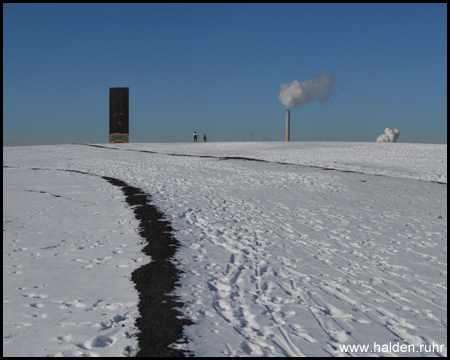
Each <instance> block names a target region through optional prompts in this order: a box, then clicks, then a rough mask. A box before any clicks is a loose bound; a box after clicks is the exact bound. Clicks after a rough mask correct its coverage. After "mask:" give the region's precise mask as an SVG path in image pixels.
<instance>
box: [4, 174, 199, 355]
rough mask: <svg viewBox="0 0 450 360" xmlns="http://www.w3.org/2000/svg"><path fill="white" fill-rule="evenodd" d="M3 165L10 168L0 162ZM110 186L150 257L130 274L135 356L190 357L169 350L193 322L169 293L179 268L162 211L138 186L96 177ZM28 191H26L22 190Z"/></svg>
mask: <svg viewBox="0 0 450 360" xmlns="http://www.w3.org/2000/svg"><path fill="white" fill-rule="evenodd" d="M3 167H4V168H14V167H11V166H6V165H3ZM30 170H53V171H55V170H56V171H68V172H76V173H80V174H85V175H92V176H99V175H96V174H92V173H88V172H83V171H78V170H69V169H46V168H31V169H30ZM99 177H101V178H103V179H104V180H106V181H108V182H109V183H111V184H112V185H115V186H118V187H120V188H121V190H122V191H123V193H124V195H125V201H126V202H127V203H128V204H129V205H130V207H132V209H133V211H134V214H135V217H136V219H137V220H139V223H140V225H139V235H140V236H141V237H142V238H144V239H145V240H147V242H148V244H147V245H146V246H145V247H144V249H143V250H142V251H143V252H144V253H145V254H146V255H148V256H150V257H151V262H150V263H149V264H146V265H143V266H141V267H140V268H138V269H136V270H135V271H134V272H133V273H132V275H131V276H132V277H131V278H132V280H133V282H134V283H135V284H136V285H135V288H136V289H137V290H138V292H139V299H140V301H139V304H138V308H139V313H140V315H141V316H140V317H139V318H137V319H136V323H135V324H136V326H137V328H138V329H139V330H140V332H139V333H137V338H138V341H139V350H138V352H137V353H136V357H184V356H186V355H187V356H193V354H192V353H190V352H188V351H184V350H178V349H173V348H171V347H170V345H171V344H173V343H186V342H187V339H186V338H184V337H183V336H182V335H181V334H182V332H183V327H184V326H186V325H191V324H193V322H192V321H190V320H188V319H185V318H182V314H181V312H180V311H178V308H181V307H183V306H184V303H183V302H181V301H180V300H179V297H178V296H175V295H173V294H171V293H172V292H173V290H175V288H176V287H178V286H180V283H179V280H180V275H181V274H182V271H181V270H179V269H177V268H176V266H175V265H174V263H173V260H175V258H174V257H175V253H176V251H177V248H178V247H179V246H180V243H179V242H178V240H177V239H176V238H175V237H174V236H173V234H172V233H171V232H172V227H171V226H170V222H169V221H167V220H165V219H164V214H163V213H162V212H161V211H159V210H158V208H157V207H156V206H154V205H152V204H151V203H150V200H151V196H150V195H149V194H146V193H145V192H143V191H142V190H141V189H139V188H136V187H133V186H129V185H128V184H127V183H125V182H124V181H122V180H119V179H116V178H112V177H107V176H99ZM26 191H30V190H26Z"/></svg>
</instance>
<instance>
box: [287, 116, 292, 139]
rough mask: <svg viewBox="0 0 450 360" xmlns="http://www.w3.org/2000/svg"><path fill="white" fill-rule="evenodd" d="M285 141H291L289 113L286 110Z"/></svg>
mask: <svg viewBox="0 0 450 360" xmlns="http://www.w3.org/2000/svg"><path fill="white" fill-rule="evenodd" d="M286 141H291V113H290V111H289V110H286Z"/></svg>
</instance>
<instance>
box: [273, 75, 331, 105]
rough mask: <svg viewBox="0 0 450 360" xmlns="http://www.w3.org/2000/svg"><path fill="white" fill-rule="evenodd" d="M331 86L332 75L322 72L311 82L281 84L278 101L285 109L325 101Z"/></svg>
mask: <svg viewBox="0 0 450 360" xmlns="http://www.w3.org/2000/svg"><path fill="white" fill-rule="evenodd" d="M333 86H334V74H332V75H330V74H328V73H327V72H324V73H323V74H320V75H317V76H316V77H315V78H314V79H312V80H303V81H298V80H294V81H293V82H291V83H290V84H281V91H280V94H279V95H278V99H279V100H280V101H281V103H282V104H283V105H284V106H286V108H287V109H292V108H295V107H297V106H299V105H301V106H304V105H305V104H307V103H309V102H312V101H314V100H319V101H325V100H327V99H328V98H329V97H330V96H331V89H332V88H333Z"/></svg>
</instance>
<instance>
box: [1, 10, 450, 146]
mask: <svg viewBox="0 0 450 360" xmlns="http://www.w3.org/2000/svg"><path fill="white" fill-rule="evenodd" d="M323 72H328V73H330V74H335V77H336V79H337V85H335V87H334V91H333V95H332V96H331V97H330V98H329V99H328V100H327V101H325V102H318V101H316V102H312V103H309V104H306V105H305V106H303V107H297V108H294V109H292V110H291V141H363V142H365V141H369V142H372V141H376V139H377V137H378V136H379V135H381V134H382V133H384V129H385V128H386V127H391V128H398V129H399V130H400V137H399V139H398V141H399V142H408V143H444V144H446V143H447V5H446V4H335V5H330V4H3V146H14V145H37V144H61V143H86V142H91V141H92V142H94V143H107V142H108V134H109V88H110V87H129V88H130V142H191V141H193V138H192V133H193V132H194V130H195V131H197V132H198V133H200V134H204V133H206V134H207V135H208V140H209V141H261V140H263V139H264V138H269V139H270V140H271V141H283V140H284V136H285V110H286V109H285V107H284V106H283V105H282V104H281V102H280V101H279V100H278V94H279V92H280V90H281V88H280V85H281V84H283V83H291V82H292V81H293V80H299V81H301V80H308V79H313V78H314V77H315V76H317V75H319V74H321V73H323Z"/></svg>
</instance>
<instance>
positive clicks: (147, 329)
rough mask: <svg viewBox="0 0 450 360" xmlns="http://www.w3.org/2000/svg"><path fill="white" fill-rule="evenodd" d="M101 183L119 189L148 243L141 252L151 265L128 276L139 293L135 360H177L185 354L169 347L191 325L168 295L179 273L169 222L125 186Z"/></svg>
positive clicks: (176, 244)
mask: <svg viewBox="0 0 450 360" xmlns="http://www.w3.org/2000/svg"><path fill="white" fill-rule="evenodd" d="M102 178H103V179H105V180H106V181H108V182H110V183H111V184H113V185H115V186H119V187H121V188H122V191H123V193H124V194H125V197H126V202H127V203H128V204H129V205H130V206H132V207H133V211H134V214H135V217H136V219H137V220H139V222H140V227H139V235H140V236H141V237H143V238H144V239H146V240H147V241H148V244H147V245H146V246H145V247H144V249H143V250H142V251H143V252H144V253H145V254H146V255H148V256H150V257H151V259H152V261H151V262H150V263H149V264H146V265H144V266H142V267H140V268H139V269H136V270H135V271H134V272H133V274H132V279H133V281H134V282H135V283H136V289H137V290H138V291H139V294H140V295H139V297H140V302H139V312H140V314H141V317H140V318H138V319H137V320H136V326H137V327H138V328H139V330H140V333H139V334H138V340H139V347H140V349H139V352H138V353H137V354H136V356H137V357H180V356H186V355H188V354H190V353H187V352H185V351H182V350H176V349H172V348H170V344H173V343H176V342H178V343H182V342H187V340H186V339H185V338H183V337H182V335H181V333H182V332H183V327H184V326H185V325H191V324H193V322H192V321H190V320H188V319H184V318H182V314H181V313H180V312H179V311H178V310H177V308H181V307H183V305H184V304H183V303H182V302H181V301H180V300H179V297H177V296H175V295H171V294H170V293H171V292H172V291H173V290H174V289H175V288H176V287H177V286H180V284H179V280H180V274H181V271H180V270H179V269H177V268H176V267H175V265H174V264H173V262H172V261H171V260H173V259H174V256H175V253H176V251H177V248H178V247H179V246H180V243H179V242H178V240H177V239H175V237H174V236H173V235H172V233H171V231H172V227H171V226H170V222H169V221H167V220H164V215H163V213H162V212H160V211H159V210H158V209H157V208H156V206H154V205H152V204H150V203H149V199H151V196H150V195H148V194H146V193H144V192H143V191H142V190H141V189H138V188H135V187H133V186H129V185H128V184H126V183H125V182H123V181H121V180H118V179H115V178H110V177H106V176H102Z"/></svg>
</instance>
